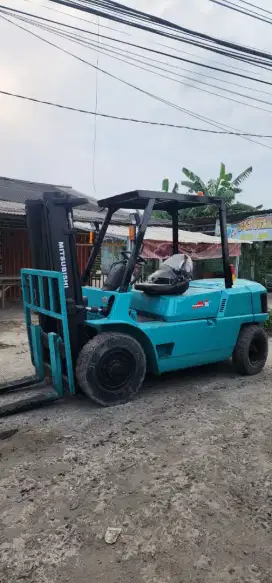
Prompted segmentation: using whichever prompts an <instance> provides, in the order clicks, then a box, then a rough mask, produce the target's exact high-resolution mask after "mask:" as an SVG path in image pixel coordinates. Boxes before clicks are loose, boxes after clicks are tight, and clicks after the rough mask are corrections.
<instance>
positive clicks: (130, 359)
mask: <svg viewBox="0 0 272 583" xmlns="http://www.w3.org/2000/svg"><path fill="white" fill-rule="evenodd" d="M135 368H136V363H135V358H134V356H133V354H132V353H131V352H130V351H129V350H126V349H123V348H122V349H119V350H116V349H113V350H111V351H109V352H107V353H106V354H105V355H104V356H102V358H100V359H99V361H98V363H97V365H96V375H97V379H98V381H99V384H100V385H101V387H102V388H103V389H104V390H105V391H109V392H115V393H116V392H120V391H121V390H122V389H123V388H124V387H125V386H126V385H127V383H129V381H130V380H131V379H132V378H133V375H134V374H135Z"/></svg>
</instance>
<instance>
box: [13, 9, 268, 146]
mask: <svg viewBox="0 0 272 583" xmlns="http://www.w3.org/2000/svg"><path fill="white" fill-rule="evenodd" d="M2 18H3V19H4V20H6V21H7V22H9V23H11V24H13V25H14V26H16V27H17V28H19V29H21V30H23V31H25V32H28V33H29V34H30V35H32V36H34V37H35V38H38V39H39V40H42V41H43V42H45V43H46V44H48V45H49V46H52V47H54V48H56V49H58V50H60V51H61V52H63V53H64V54H67V55H69V56H71V57H73V58H75V59H77V60H78V61H79V62H81V63H84V64H85V65H88V66H90V67H92V68H93V69H94V70H96V65H94V64H93V63H90V62H89V61H87V60H86V59H83V58H82V57H79V56H78V55H75V54H74V53H72V52H70V51H67V50H66V49H64V48H62V47H60V46H59V45H57V44H55V43H52V42H51V41H49V40H47V39H44V38H43V37H41V36H40V35H38V34H36V33H34V32H33V31H30V30H28V29H26V28H25V27H23V26H21V25H19V24H17V23H14V22H12V21H11V20H9V19H8V18H6V17H4V16H3V15H2ZM99 71H101V72H102V73H104V74H105V75H107V76H108V77H109V78H111V79H115V80H116V81H119V82H120V83H122V84H124V85H126V86H127V87H130V88H132V89H135V90H136V91H138V92H139V93H141V94H143V95H147V96H148V97H151V98H152V99H155V100H156V101H159V102H160V103H164V104H165V105H168V106H170V107H172V108H174V109H176V110H178V111H181V112H183V113H186V114H188V115H189V116H191V117H194V118H195V119H198V120H200V121H204V122H205V123H207V124H208V125H211V126H214V127H217V128H219V129H222V128H223V129H224V128H227V129H228V130H229V129H231V130H234V131H239V130H237V128H234V127H232V126H226V125H225V124H222V123H219V122H215V121H214V120H211V119H210V118H207V117H204V116H202V115H199V114H197V113H195V112H192V111H190V110H188V109H185V108H183V107H180V106H178V105H177V104H175V103H172V102H171V101H168V100H166V99H163V98H161V97H159V96H157V95H154V94H153V93H151V92H149V91H146V90H144V89H142V88H140V87H138V86H137V85H134V84H133V83H129V82H128V81H125V80H124V79H121V78H120V77H118V76H117V75H113V74H112V73H110V72H109V71H106V70H105V69H101V68H99ZM241 137H242V138H243V139H245V140H247V141H250V142H253V143H256V144H258V145H260V146H263V147H264V148H269V149H272V148H271V146H268V145H266V144H263V143H262V142H256V140H254V139H252V138H249V137H244V136H241Z"/></svg>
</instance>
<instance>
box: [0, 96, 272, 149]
mask: <svg viewBox="0 0 272 583" xmlns="http://www.w3.org/2000/svg"><path fill="white" fill-rule="evenodd" d="M0 94H1V95H5V96H7V97H14V98H17V99H23V100H24V101H30V102H32V103H38V104H41V105H49V106H51V107H57V108H58V109H64V110H67V111H72V112H75V113H82V114H85V115H93V116H97V117H102V118H105V119H112V120H116V121H126V122H131V123H137V124H143V125H150V126H159V127H167V128H175V129H180V130H189V131H193V132H202V133H205V134H214V135H225V136H238V137H252V138H264V139H265V138H272V134H267V135H263V134H253V133H247V132H232V131H227V130H226V131H224V130H222V131H218V130H208V129H206V128H197V127H192V126H187V125H179V124H171V123H165V122H159V121H151V120H144V119H137V118H134V117H124V116H118V115H110V114H108V113H100V112H96V111H91V110H88V109H83V108H78V107H72V106H69V105H63V104H62V103H55V102H54V101H47V100H42V99H37V98H36V97H30V96H28V95H21V94H19V93H12V92H11V91H4V90H2V89H0ZM261 145H263V144H261Z"/></svg>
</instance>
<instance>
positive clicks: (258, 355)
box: [248, 338, 264, 366]
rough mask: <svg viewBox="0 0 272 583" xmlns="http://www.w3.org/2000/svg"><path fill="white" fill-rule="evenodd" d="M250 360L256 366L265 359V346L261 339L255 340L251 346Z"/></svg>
mask: <svg viewBox="0 0 272 583" xmlns="http://www.w3.org/2000/svg"><path fill="white" fill-rule="evenodd" d="M248 356H249V360H250V363H251V364H252V365H253V366H254V365H255V366H256V364H258V363H259V362H260V360H262V359H263V358H264V345H263V342H262V341H261V339H257V338H253V340H252V342H251V344H250V346H249V355H248Z"/></svg>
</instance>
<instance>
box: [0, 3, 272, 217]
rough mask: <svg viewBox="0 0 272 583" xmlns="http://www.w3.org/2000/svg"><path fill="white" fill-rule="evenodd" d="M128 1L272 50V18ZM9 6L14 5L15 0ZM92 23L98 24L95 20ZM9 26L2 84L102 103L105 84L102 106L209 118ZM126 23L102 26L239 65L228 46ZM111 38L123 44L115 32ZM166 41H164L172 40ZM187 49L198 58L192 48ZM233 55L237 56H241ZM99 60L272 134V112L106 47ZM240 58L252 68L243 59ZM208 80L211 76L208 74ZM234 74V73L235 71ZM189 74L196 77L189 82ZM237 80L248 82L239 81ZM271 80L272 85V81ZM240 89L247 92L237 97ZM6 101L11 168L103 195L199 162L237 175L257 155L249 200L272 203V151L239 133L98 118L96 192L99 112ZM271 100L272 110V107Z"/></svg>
mask: <svg viewBox="0 0 272 583" xmlns="http://www.w3.org/2000/svg"><path fill="white" fill-rule="evenodd" d="M127 3H129V4H130V5H131V6H132V7H137V8H139V9H141V10H145V11H150V12H152V13H153V14H157V15H158V16H161V17H163V18H167V19H169V20H172V21H175V22H178V23H179V24H181V25H183V26H185V27H188V28H193V29H195V30H199V31H202V32H205V33H207V34H212V35H214V36H217V37H220V38H227V39H232V40H235V41H236V42H239V43H241V44H247V45H253V46H257V47H258V48H262V49H267V50H268V49H269V46H270V45H269V41H270V34H269V33H270V28H269V26H268V25H266V24H264V23H258V22H257V21H255V20H252V19H250V18H246V17H244V16H241V15H236V14H235V13H233V12H231V11H227V10H224V9H223V8H220V7H215V6H214V5H213V4H212V3H211V2H209V1H208V0H190V2H186V3H181V2H180V0H130V1H129V0H127ZM12 4H13V7H15V8H18V9H22V10H27V11H29V12H33V13H36V14H39V15H43V16H46V17H47V18H52V17H55V18H56V19H57V20H61V21H65V22H67V23H74V24H76V25H79V26H83V23H82V22H81V23H80V22H79V21H74V20H73V15H77V13H75V12H74V11H71V10H70V11H69V14H70V15H68V16H66V17H65V16H63V15H61V14H58V13H55V14H54V13H53V12H52V11H51V12H49V11H48V10H46V9H45V8H42V7H41V5H40V3H39V2H36V3H30V2H25V1H24V0H16V1H15V2H13V3H12ZM6 5H8V2H7V0H6ZM47 5H48V4H47ZM262 6H263V7H265V8H266V6H267V7H268V9H269V2H268V0H266V4H265V2H263V3H262ZM50 7H53V5H50ZM54 8H55V7H54ZM56 8H58V7H56ZM60 10H62V11H65V8H63V7H61V8H60ZM85 16H86V18H87V19H89V20H90V21H93V22H94V24H92V25H90V28H91V30H93V31H97V20H96V18H95V17H91V16H88V15H83V14H82V13H81V14H80V17H84V18H85ZM100 20H101V19H100ZM103 24H104V25H107V26H111V27H113V28H117V25H114V24H113V23H109V22H105V21H103V22H102V21H101V22H100V26H102V25H103ZM85 26H87V27H88V25H86V23H85V24H84V27H85ZM0 27H1V28H0V34H1V47H2V48H1V53H0V67H1V88H2V89H4V90H10V91H18V92H21V93H22V94H26V95H33V96H35V97H37V98H39V99H46V100H52V101H55V102H59V103H64V104H67V105H70V106H73V107H79V108H84V109H91V110H94V108H95V101H96V97H95V96H96V83H97V94H98V111H101V112H106V113H109V114H113V115H120V116H128V117H130V116H131V117H138V118H142V119H151V120H154V121H164V122H166V123H174V124H184V125H191V126H198V127H205V128H207V127H208V126H207V125H206V124H204V123H203V122H201V121H199V120H197V119H194V118H193V117H191V116H189V115H186V114H185V113H182V112H180V111H177V110H175V109H173V108H170V107H168V106H166V105H164V104H162V103H159V102H158V101H155V100H153V99H151V98H150V97H148V96H146V95H143V94H141V93H139V92H137V91H136V90H134V89H132V88H129V87H126V86H125V85H122V84H121V83H119V82H118V81H116V80H114V79H111V78H109V77H107V76H105V75H103V74H102V73H99V74H98V76H96V73H95V70H94V69H93V68H92V67H90V66H87V65H84V64H83V63H80V62H79V61H78V60H76V59H74V58H72V57H70V56H68V55H65V54H63V53H62V52H61V51H58V50H57V49H55V48H53V47H50V46H49V45H47V44H46V43H43V42H42V41H40V40H38V39H36V38H34V37H33V36H31V35H29V34H28V33H26V32H24V31H22V30H19V29H17V28H15V27H13V26H12V25H11V24H8V23H6V22H3V21H0ZM119 28H120V33H119V32H113V31H106V29H102V28H100V32H101V31H102V33H103V34H108V35H109V36H113V37H115V38H116V37H119V38H122V39H127V40H129V41H132V42H135V43H139V44H141V43H143V42H145V43H149V46H153V48H154V47H155V45H151V44H150V43H151V42H152V43H155V42H160V43H162V44H163V45H166V44H167V45H171V46H173V47H176V48H178V50H179V51H186V53H188V52H189V53H191V54H194V55H197V54H198V55H199V56H201V57H203V58H205V59H211V60H214V61H219V62H221V63H224V64H229V62H227V61H224V59H221V58H220V56H218V55H213V54H212V53H210V54H209V53H207V52H206V51H205V52H204V51H202V52H201V51H198V50H197V49H196V48H195V47H190V46H189V45H183V44H181V43H180V44H179V45H177V43H175V44H174V43H171V41H167V39H163V38H158V37H155V35H149V34H147V33H142V32H140V31H139V32H137V31H135V30H133V29H128V28H122V27H119ZM33 30H34V29H33ZM121 31H126V32H127V33H129V34H130V35H132V37H131V38H130V37H129V36H124V35H123V34H122V32H121ZM35 32H37V33H38V34H40V35H41V36H43V37H44V38H47V39H50V40H51V41H52V42H55V43H57V44H59V45H60V46H62V47H64V48H66V49H68V50H70V51H71V52H74V53H75V54H76V55H78V56H81V57H83V58H84V59H87V60H89V61H90V62H91V63H93V64H95V63H96V59H97V52H96V51H94V50H88V49H85V48H83V47H79V46H77V45H76V44H74V43H72V42H69V41H68V40H66V39H60V38H58V37H55V36H54V35H50V34H49V33H48V32H44V31H39V30H35ZM105 42H106V41H105ZM107 42H109V43H111V44H113V43H112V41H107ZM157 48H158V49H159V50H163V47H157ZM132 50H133V49H132ZM167 50H168V49H167ZM138 52H139V51H138ZM150 56H152V55H150ZM184 56H185V53H184ZM186 56H187V57H188V55H187V54H186ZM152 58H154V59H158V60H166V61H167V59H166V58H163V57H159V56H156V55H153V56H152ZM188 58H190V57H188ZM142 60H143V61H144V59H142ZM203 62H204V61H203ZM168 63H169V64H170V63H171V64H172V65H173V64H175V65H176V66H180V67H183V68H186V69H188V70H189V71H190V73H188V72H187V73H186V72H185V71H180V74H184V75H188V76H190V77H191V78H200V77H197V76H196V72H198V73H199V72H201V73H202V74H204V75H213V76H215V77H216V76H218V74H216V73H215V72H211V71H208V70H205V69H202V68H199V67H195V66H193V65H189V64H186V63H180V64H179V63H178V62H177V63H174V62H173V61H168ZM231 64H232V65H235V63H234V62H232V63H231ZM99 65H100V67H102V68H104V69H106V70H108V71H109V72H111V73H113V74H114V75H117V76H119V77H121V78H122V79H125V80H127V81H129V82H130V83H132V84H135V85H137V86H139V87H141V88H143V89H145V90H146V91H149V92H151V93H154V94H156V95H159V96H161V97H163V98H164V99H166V100H168V101H172V102H173V103H176V104H178V105H180V106H182V107H183V108H186V109H189V110H191V111H194V112H196V113H197V114H200V115H203V116H206V117H209V118H211V119H214V120H217V121H219V122H221V123H224V124H226V125H230V126H233V127H235V128H238V129H240V130H242V131H249V132H254V133H262V132H263V133H271V134H272V121H271V114H269V113H265V112H261V111H258V110H254V109H251V108H249V107H245V106H242V105H239V104H237V103H234V102H231V101H227V100H224V99H220V98H218V97H216V96H212V95H209V94H207V93H204V92H201V91H200V90H199V89H194V88H191V87H187V86H185V85H183V84H181V83H180V84H179V83H175V82H173V81H170V80H168V79H166V78H163V77H159V76H156V75H154V74H151V73H150V72H146V71H143V70H141V69H139V68H136V67H132V66H130V65H128V64H125V63H122V62H120V61H117V60H114V59H112V58H110V57H108V56H105V55H103V54H101V53H100V56H99ZM138 65H139V63H138ZM167 66H168V65H167ZM219 66H220V65H219ZM236 66H237V67H239V66H240V67H241V69H242V68H243V66H242V65H239V63H237V64H236ZM172 70H174V69H172ZM157 72H158V71H157ZM260 72H261V75H262V76H265V73H264V72H262V71H261V70H260V69H256V71H255V73H259V74H260ZM201 79H202V80H203V81H205V77H203V78H201ZM224 79H225V80H227V78H225V77H224ZM206 80H207V81H209V82H210V83H212V84H213V83H214V84H216V81H213V80H211V79H208V78H207V79H206ZM231 81H233V79H232V78H229V83H231ZM184 82H186V83H191V84H194V83H192V82H189V81H184ZM235 82H236V83H240V84H241V85H242V86H243V85H244V86H248V85H249V82H247V81H245V80H242V79H239V78H237V79H236V80H235ZM252 86H253V87H254V85H252ZM198 87H201V86H200V85H199V86H198ZM202 87H203V86H202ZM228 87H229V88H230V89H232V90H237V91H239V89H237V88H236V87H234V86H232V85H231V84H229V85H228ZM263 87H264V90H265V91H268V92H269V88H268V87H267V88H266V87H265V86H263ZM203 88H204V87H203ZM256 88H258V89H259V90H261V89H262V87H261V86H260V85H256ZM206 89H209V90H210V91H213V90H214V91H216V90H215V89H213V88H212V87H211V88H207V87H206ZM240 91H241V93H243V92H248V90H247V89H245V90H243V89H241V90H240ZM271 94H272V91H271ZM259 96H260V97H261V98H263V99H266V100H267V101H271V102H272V95H271V97H269V95H266V96H262V95H261V94H259ZM233 98H234V99H239V97H237V96H236V97H235V96H233ZM241 100H242V98H241ZM0 105H1V107H0V145H1V158H0V174H1V175H6V176H12V177H17V178H22V179H29V180H37V181H38V180H40V181H44V182H54V183H57V184H61V183H62V184H70V185H72V186H73V187H74V188H77V189H78V190H82V191H83V192H85V193H87V194H89V195H94V194H96V195H97V197H98V198H99V197H104V196H108V195H111V194H114V193H119V192H123V191H126V190H131V189H135V188H140V187H141V188H151V189H156V188H160V185H161V180H162V178H163V177H164V176H169V178H170V179H171V180H173V181H175V180H177V181H179V180H181V168H182V166H187V167H189V168H192V169H193V170H194V171H195V172H197V173H199V174H200V175H201V176H203V178H204V179H205V180H206V179H208V178H209V177H211V176H216V175H217V173H218V169H219V164H220V162H221V161H224V162H225V163H226V166H227V169H228V170H230V171H232V172H233V173H234V174H238V173H239V172H240V171H241V170H243V169H244V168H245V167H247V166H249V165H251V164H252V165H253V168H254V172H253V175H252V177H251V178H250V179H249V180H248V182H246V183H245V186H244V188H245V191H244V194H243V195H242V200H244V201H249V202H252V203H256V204H257V203H258V204H260V203H261V202H262V203H263V204H265V205H266V206H268V207H269V206H270V205H271V203H270V192H269V190H268V187H267V184H268V172H269V169H270V160H271V154H272V152H271V150H269V149H265V148H262V147H261V146H258V145H257V144H254V143H251V142H248V141H246V140H242V139H239V138H235V137H230V136H212V135H208V134H199V133H193V132H192V133H191V132H188V131H181V130H176V129H170V128H159V127H149V126H142V125H136V124H135V125H133V124H129V123H126V122H117V121H112V120H103V119H101V118H97V124H96V129H97V141H96V157H95V186H96V192H95V191H94V184H93V150H94V118H92V117H91V116H85V115H82V114H80V113H71V112H67V111H62V110H58V109H53V108H49V107H47V106H42V105H36V104H33V103H26V102H21V101H17V100H13V99H12V98H7V97H1V98H0ZM263 107H264V108H267V109H269V106H265V105H264V106H263ZM263 141H264V142H265V140H263ZM265 143H267V144H270V143H271V145H272V140H271V142H269V141H268V140H267V141H266V142H265Z"/></svg>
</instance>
